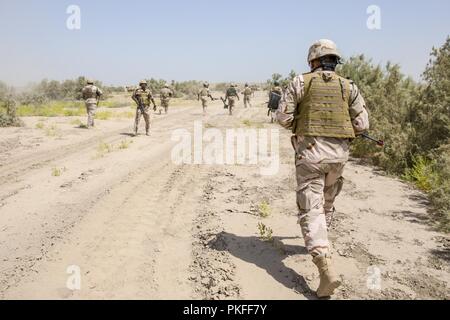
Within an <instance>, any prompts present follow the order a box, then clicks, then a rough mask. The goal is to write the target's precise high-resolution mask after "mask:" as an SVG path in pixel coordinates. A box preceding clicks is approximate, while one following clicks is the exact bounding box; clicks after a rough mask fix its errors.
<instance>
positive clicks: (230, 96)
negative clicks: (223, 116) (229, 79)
mask: <svg viewBox="0 0 450 320" xmlns="http://www.w3.org/2000/svg"><path fill="white" fill-rule="evenodd" d="M225 100H228V111H229V114H230V116H231V115H233V108H234V107H235V106H236V100H240V98H239V93H238V90H237V85H236V84H235V83H232V84H231V85H230V87H229V88H228V89H227V91H226V94H225Z"/></svg>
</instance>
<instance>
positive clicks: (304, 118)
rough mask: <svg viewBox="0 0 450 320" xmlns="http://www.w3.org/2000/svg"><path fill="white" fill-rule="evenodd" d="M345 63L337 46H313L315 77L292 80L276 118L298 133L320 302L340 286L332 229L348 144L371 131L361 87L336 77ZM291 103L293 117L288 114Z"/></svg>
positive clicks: (303, 221)
mask: <svg viewBox="0 0 450 320" xmlns="http://www.w3.org/2000/svg"><path fill="white" fill-rule="evenodd" d="M340 59H341V55H340V53H339V52H338V50H337V47H336V45H335V43H334V42H332V41H330V40H319V41H318V42H316V43H314V44H313V45H312V46H311V48H310V49H309V54H308V63H309V65H310V67H311V72H310V73H306V74H303V75H300V76H297V77H295V78H294V79H293V80H292V82H291V83H290V84H289V86H288V87H287V90H286V91H285V92H284V94H283V97H282V99H281V102H280V106H279V109H278V111H277V113H276V115H277V120H278V122H279V123H280V124H281V125H282V126H283V127H285V128H291V129H292V132H293V136H292V145H293V147H294V149H295V156H296V158H295V164H296V175H297V184H298V187H297V205H298V209H299V224H300V226H301V229H302V234H303V237H304V240H305V244H306V248H307V249H308V252H309V253H310V254H311V255H312V257H313V262H314V264H316V266H317V268H318V270H319V274H320V285H319V288H318V289H317V296H318V297H319V298H322V297H328V296H331V295H333V293H334V290H335V289H336V288H338V287H339V286H340V284H341V282H340V279H339V278H338V277H337V276H336V275H335V273H334V272H333V268H332V264H331V250H330V244H329V241H328V230H329V229H330V226H331V223H332V218H333V213H334V211H335V209H334V201H335V198H336V197H337V196H338V195H339V193H340V191H341V189H342V186H343V183H344V180H343V177H342V174H343V171H344V166H345V163H346V162H347V161H348V158H349V141H350V140H351V139H354V138H355V137H356V136H357V135H359V134H362V133H363V132H365V131H366V130H368V128H369V118H368V113H367V110H366V107H365V102H364V99H363V97H362V96H361V94H360V92H359V90H358V88H357V86H356V85H355V84H354V83H353V81H351V80H347V79H345V78H343V77H340V76H339V75H337V74H336V72H335V69H336V66H337V65H338V64H339V63H340ZM290 104H292V105H293V106H294V114H293V115H292V114H289V113H288V112H287V109H288V105H290Z"/></svg>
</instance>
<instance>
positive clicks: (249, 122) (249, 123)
mask: <svg viewBox="0 0 450 320" xmlns="http://www.w3.org/2000/svg"><path fill="white" fill-rule="evenodd" d="M242 124H243V125H245V126H246V127H251V126H252V122H251V121H250V120H248V119H246V120H243V121H242Z"/></svg>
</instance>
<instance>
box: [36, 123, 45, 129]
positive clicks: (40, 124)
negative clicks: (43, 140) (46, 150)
mask: <svg viewBox="0 0 450 320" xmlns="http://www.w3.org/2000/svg"><path fill="white" fill-rule="evenodd" d="M44 128H45V124H44V123H43V122H38V123H36V129H40V130H42V129H44Z"/></svg>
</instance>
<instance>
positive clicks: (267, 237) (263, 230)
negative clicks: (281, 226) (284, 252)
mask: <svg viewBox="0 0 450 320" xmlns="http://www.w3.org/2000/svg"><path fill="white" fill-rule="evenodd" d="M258 231H259V238H260V239H261V240H263V241H273V236H272V235H273V230H272V229H271V228H269V227H267V226H266V225H265V224H264V223H262V222H259V223H258Z"/></svg>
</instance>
